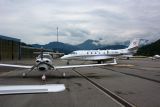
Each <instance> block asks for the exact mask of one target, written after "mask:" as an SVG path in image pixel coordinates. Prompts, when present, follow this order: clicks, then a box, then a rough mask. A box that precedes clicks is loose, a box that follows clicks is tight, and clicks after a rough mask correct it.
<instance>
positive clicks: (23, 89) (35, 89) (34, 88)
mask: <svg viewBox="0 0 160 107" xmlns="http://www.w3.org/2000/svg"><path fill="white" fill-rule="evenodd" d="M64 90H65V86H64V84H45V85H10V86H6V85H3V86H0V94H29V93H30V94H31V93H47V92H61V91H64Z"/></svg>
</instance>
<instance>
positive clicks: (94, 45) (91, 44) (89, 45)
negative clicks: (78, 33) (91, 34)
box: [76, 39, 103, 50]
mask: <svg viewBox="0 0 160 107" xmlns="http://www.w3.org/2000/svg"><path fill="white" fill-rule="evenodd" d="M76 46H77V47H78V48H80V49H82V50H92V49H98V48H100V47H103V45H100V44H99V41H97V40H91V39H88V40H86V41H85V42H83V43H81V44H79V45H76Z"/></svg>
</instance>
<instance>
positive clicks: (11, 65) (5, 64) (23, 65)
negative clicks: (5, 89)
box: [0, 64, 32, 69]
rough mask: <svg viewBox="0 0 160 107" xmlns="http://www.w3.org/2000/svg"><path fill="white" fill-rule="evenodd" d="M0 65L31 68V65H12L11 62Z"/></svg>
mask: <svg viewBox="0 0 160 107" xmlns="http://www.w3.org/2000/svg"><path fill="white" fill-rule="evenodd" d="M0 66H4V67H15V68H28V69H30V68H32V66H27V65H12V64H0Z"/></svg>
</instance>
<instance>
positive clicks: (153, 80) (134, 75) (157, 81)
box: [98, 67, 160, 83]
mask: <svg viewBox="0 0 160 107" xmlns="http://www.w3.org/2000/svg"><path fill="white" fill-rule="evenodd" d="M98 68H101V69H106V70H110V71H113V72H117V73H121V74H125V75H129V76H133V77H137V78H141V79H145V80H148V81H152V82H156V83H160V81H159V80H155V79H151V78H147V77H144V76H140V75H136V74H131V73H125V72H121V71H117V70H114V69H111V68H104V67H98Z"/></svg>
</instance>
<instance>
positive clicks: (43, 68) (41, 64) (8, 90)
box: [0, 52, 117, 94]
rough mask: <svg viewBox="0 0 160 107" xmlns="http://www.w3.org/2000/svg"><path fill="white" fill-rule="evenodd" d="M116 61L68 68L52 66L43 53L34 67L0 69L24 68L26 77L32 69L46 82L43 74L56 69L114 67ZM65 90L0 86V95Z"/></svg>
mask: <svg viewBox="0 0 160 107" xmlns="http://www.w3.org/2000/svg"><path fill="white" fill-rule="evenodd" d="M115 64H117V63H116V61H114V62H113V63H104V64H89V65H70V66H54V65H53V58H52V56H51V55H50V54H47V53H43V52H41V54H40V55H39V56H38V57H37V58H36V61H35V65H34V66H26V65H13V64H0V67H2V66H3V67H4V66H5V67H16V68H26V69H30V71H28V72H27V73H23V76H26V75H27V74H28V73H29V72H31V71H33V70H34V69H35V70H36V71H38V72H43V75H42V80H46V75H45V73H46V72H48V71H55V70H56V69H67V68H77V67H94V66H102V65H115ZM64 89H65V86H64V84H46V85H9V86H6V85H5V86H0V94H22V93H43V92H60V91H63V90H64Z"/></svg>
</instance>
